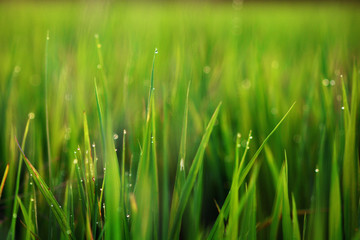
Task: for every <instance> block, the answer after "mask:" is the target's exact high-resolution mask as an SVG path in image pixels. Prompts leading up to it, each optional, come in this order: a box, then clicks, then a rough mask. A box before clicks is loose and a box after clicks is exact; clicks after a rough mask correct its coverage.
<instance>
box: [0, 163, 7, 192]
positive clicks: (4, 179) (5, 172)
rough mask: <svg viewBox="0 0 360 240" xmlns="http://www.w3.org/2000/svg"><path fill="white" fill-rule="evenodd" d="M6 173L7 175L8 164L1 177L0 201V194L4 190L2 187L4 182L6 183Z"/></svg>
mask: <svg viewBox="0 0 360 240" xmlns="http://www.w3.org/2000/svg"><path fill="white" fill-rule="evenodd" d="M8 173H9V164H6V168H5V171H4V175H3V178H2V180H1V185H0V199H1V195H2V192H3V190H4V186H5V182H6V178H7V175H8Z"/></svg>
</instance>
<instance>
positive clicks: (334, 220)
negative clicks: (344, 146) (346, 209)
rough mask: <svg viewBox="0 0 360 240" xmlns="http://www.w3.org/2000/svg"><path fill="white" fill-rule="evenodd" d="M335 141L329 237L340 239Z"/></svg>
mask: <svg viewBox="0 0 360 240" xmlns="http://www.w3.org/2000/svg"><path fill="white" fill-rule="evenodd" d="M336 146H337V144H336V142H335V141H334V144H333V157H332V164H331V180H330V203H329V239H331V240H335V239H341V238H342V236H343V233H342V213H341V210H342V206H341V190H340V181H339V173H338V163H337V150H336Z"/></svg>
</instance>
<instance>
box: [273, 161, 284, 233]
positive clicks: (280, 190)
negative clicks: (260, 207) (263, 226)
mask: <svg viewBox="0 0 360 240" xmlns="http://www.w3.org/2000/svg"><path fill="white" fill-rule="evenodd" d="M284 174H285V167H284V166H283V167H282V169H281V172H280V176H279V180H278V185H277V188H276V198H275V202H274V207H273V212H272V214H271V216H272V217H271V219H272V222H271V226H270V239H277V232H278V227H279V222H280V217H281V213H282V211H283V210H282V208H283V205H284V204H283V201H284V182H283V178H284Z"/></svg>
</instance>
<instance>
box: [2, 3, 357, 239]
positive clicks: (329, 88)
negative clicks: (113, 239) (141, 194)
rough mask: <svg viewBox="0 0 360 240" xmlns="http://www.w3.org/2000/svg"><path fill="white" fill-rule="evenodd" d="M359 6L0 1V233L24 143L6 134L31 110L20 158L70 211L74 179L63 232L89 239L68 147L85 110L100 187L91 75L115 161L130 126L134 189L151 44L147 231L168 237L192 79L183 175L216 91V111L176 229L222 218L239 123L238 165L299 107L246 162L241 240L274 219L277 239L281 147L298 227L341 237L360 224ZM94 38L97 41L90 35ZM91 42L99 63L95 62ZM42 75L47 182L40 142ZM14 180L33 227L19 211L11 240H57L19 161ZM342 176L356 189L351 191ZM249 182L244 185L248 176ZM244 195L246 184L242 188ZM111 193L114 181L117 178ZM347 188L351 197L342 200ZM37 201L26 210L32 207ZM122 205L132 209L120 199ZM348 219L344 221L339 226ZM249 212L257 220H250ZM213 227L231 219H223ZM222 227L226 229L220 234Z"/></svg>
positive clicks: (204, 226) (186, 230) (266, 229)
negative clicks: (250, 166) (153, 188)
mask: <svg viewBox="0 0 360 240" xmlns="http://www.w3.org/2000/svg"><path fill="white" fill-rule="evenodd" d="M359 10H360V8H359V5H358V4H357V3H346V4H345V3H339V2H317V3H316V4H314V3H309V2H307V3H300V2H297V3H292V4H290V3H279V2H277V3H274V2H257V1H256V2H255V1H249V2H240V1H234V2H218V1H216V2H185V3H180V2H174V3H168V2H166V3H165V2H156V3H150V2H147V1H144V2H140V3H130V2H127V3H115V2H106V3H100V2H81V1H77V2H72V1H64V2H25V1H24V2H14V3H12V1H7V2H4V3H0V176H2V174H3V172H4V171H5V168H6V164H9V173H8V176H7V179H6V183H5V185H4V190H3V193H2V196H1V200H0V236H7V235H8V232H9V230H10V229H11V227H10V226H11V220H12V218H13V206H14V204H15V203H14V202H16V198H15V188H16V185H17V183H16V177H17V174H18V173H17V171H18V166H19V154H20V151H19V149H18V147H17V145H16V142H15V140H14V136H16V137H17V139H19V142H21V140H22V136H23V133H24V130H25V126H26V122H27V120H28V114H29V113H33V114H34V115H35V118H34V119H33V120H31V123H30V125H29V132H28V136H27V140H26V149H25V154H26V156H27V158H28V159H29V160H30V162H31V163H32V164H33V165H34V167H35V168H36V169H37V170H38V172H39V174H40V176H42V177H43V179H44V181H45V182H46V183H47V184H49V185H50V186H51V191H52V192H53V194H54V195H55V197H56V199H57V201H58V202H59V204H60V205H63V204H65V205H66V206H67V205H69V203H68V200H67V199H69V198H68V195H69V193H68V191H69V190H68V187H69V186H70V185H69V183H73V185H74V186H73V188H74V190H73V191H74V197H73V199H72V201H73V205H72V206H73V210H72V211H73V214H74V219H73V221H74V224H73V226H71V228H72V231H74V232H75V233H74V237H76V238H79V239H82V238H83V237H84V236H86V237H87V238H89V239H91V238H90V237H89V236H90V235H91V234H90V235H89V233H88V231H89V230H88V228H87V225H86V217H85V216H84V214H83V213H81V210H80V209H81V207H82V204H83V203H81V201H78V198H79V197H78V195H79V194H80V193H78V185H77V184H76V178H75V175H74V170H73V165H74V164H73V161H74V158H77V156H76V155H75V156H74V151H77V149H78V147H79V148H82V149H84V144H86V138H85V140H84V121H83V112H84V111H85V112H86V115H87V121H88V126H89V135H90V143H91V144H92V143H94V144H95V145H96V152H97V154H98V158H99V161H98V165H97V171H98V173H97V174H98V176H97V177H96V180H95V181H96V182H99V188H100V186H101V184H102V180H103V176H104V171H103V168H105V167H106V166H105V161H106V159H105V157H104V156H105V151H106V150H105V148H104V146H103V145H102V144H101V138H102V136H101V127H100V125H101V123H100V122H99V117H98V110H97V101H96V94H95V86H94V78H96V79H97V81H98V85H99V86H98V87H99V92H100V94H104V91H105V90H104V88H103V87H102V84H101V79H102V78H103V77H104V75H103V73H105V75H106V77H107V84H108V92H107V99H108V100H107V104H108V109H109V112H110V115H111V119H110V120H109V122H111V125H112V128H111V130H109V131H112V132H111V134H113V136H112V137H114V145H115V148H116V149H118V150H117V151H116V154H117V156H118V159H119V162H120V159H121V156H122V153H123V151H122V144H123V140H122V136H123V130H124V129H126V132H127V135H126V138H125V139H126V140H125V143H126V147H125V151H124V154H125V171H126V174H127V176H129V175H130V174H129V172H130V173H131V172H132V174H131V175H130V177H129V178H128V179H129V180H127V181H128V183H127V185H126V187H127V188H129V189H128V190H127V191H128V193H129V194H130V195H126V196H127V198H129V196H130V198H131V196H132V195H131V192H132V191H134V184H135V181H136V172H137V167H138V165H139V161H140V159H141V156H140V155H141V149H142V148H141V147H142V145H143V137H144V134H145V133H144V132H145V131H144V130H145V121H146V106H147V104H148V94H149V87H150V78H151V72H152V64H153V58H154V50H155V48H157V50H158V54H156V60H155V65H154V88H155V90H154V91H153V94H154V105H155V109H154V113H155V122H156V124H155V125H156V143H157V144H156V147H155V148H156V154H157V155H156V162H157V168H158V186H159V188H158V190H159V194H158V195H157V196H159V202H158V205H159V211H158V212H157V213H156V214H155V215H156V216H157V218H158V222H159V224H158V230H159V233H158V236H162V237H163V236H167V231H166V230H164V229H166V227H164V226H167V221H166V223H165V221H164V219H166V213H167V212H168V211H169V204H170V203H171V196H172V192H173V186H174V182H175V175H176V172H177V165H178V156H179V147H180V141H181V135H182V127H183V115H184V110H186V109H185V102H186V91H187V87H188V85H189V83H190V82H191V84H190V92H189V106H188V126H187V137H186V140H187V143H186V147H187V148H186V160H185V165H184V169H185V172H186V175H187V174H188V171H189V169H190V166H191V163H192V160H193V158H194V156H195V154H196V151H197V149H198V146H199V144H200V140H201V137H202V135H203V134H204V132H205V128H206V126H207V123H208V122H209V120H210V117H211V116H212V114H213V112H214V111H215V108H216V106H217V105H218V104H219V102H220V101H221V102H222V106H221V109H220V112H219V115H218V117H217V120H216V122H215V126H214V129H213V132H212V134H211V137H210V140H209V143H208V145H207V147H206V150H205V154H204V161H203V164H202V165H201V170H200V173H199V175H198V177H197V178H196V179H197V180H196V184H197V185H196V186H197V191H195V192H192V193H191V196H190V201H189V202H188V203H187V205H186V209H185V213H184V216H183V218H182V225H181V231H180V237H181V238H184V239H194V238H205V237H207V236H208V234H209V232H210V230H211V229H212V227H213V225H214V223H215V221H216V219H217V217H218V214H219V213H218V210H217V207H216V204H218V205H219V206H220V207H221V206H222V205H223V203H224V201H225V198H226V196H227V194H228V192H229V189H230V187H231V185H232V181H233V171H234V169H236V166H234V165H235V162H236V161H235V159H236V158H235V150H236V149H237V133H240V134H241V135H242V138H241V140H239V141H240V142H239V144H240V145H239V147H240V153H241V154H242V152H243V151H244V150H245V148H246V142H247V136H248V134H249V131H250V130H252V137H253V138H252V141H251V142H250V149H249V153H248V157H246V159H245V162H248V161H249V159H250V158H251V156H253V155H254V153H255V152H256V150H257V149H258V147H259V146H260V145H261V143H262V141H263V140H264V139H265V137H266V136H267V135H268V134H269V133H270V131H271V130H272V129H273V128H274V127H275V125H276V124H277V123H278V122H279V121H280V119H281V118H282V117H283V116H284V114H285V113H286V112H287V110H288V109H289V108H290V106H291V105H292V104H293V103H294V102H296V104H295V106H294V108H293V109H292V111H291V112H290V114H289V115H288V117H287V118H286V120H285V121H284V123H283V124H282V125H281V126H280V127H279V128H278V129H277V131H276V132H275V133H274V135H273V136H272V137H271V139H270V140H269V142H268V143H267V144H266V145H265V147H264V149H263V151H262V153H261V154H260V155H259V157H258V158H257V162H258V163H259V166H258V167H260V168H259V175H258V177H257V178H256V191H255V192H256V196H255V195H254V201H253V205H251V206H253V207H254V206H255V207H254V209H256V211H255V210H254V212H252V214H253V215H251V216H254V218H251V219H252V220H251V221H247V220H246V219H247V218H246V216H247V215H246V214H247V213H244V212H241V213H239V215H238V218H239V222H237V223H238V224H239V229H244V228H245V227H249V229H250V230H248V231H246V232H245V233H244V234H245V235H239V236H242V237H246V236H247V237H248V238H252V237H253V235H251V234H250V235H249V233H254V227H256V229H255V230H256V231H255V234H256V235H255V236H256V237H257V238H268V236H269V234H270V233H271V231H273V230H272V229H278V230H277V234H278V235H276V233H275V236H277V237H279V238H281V237H283V233H282V232H283V231H285V230H284V229H285V228H286V225H282V224H281V222H280V224H278V226H273V223H274V219H276V218H277V217H278V216H277V215H276V213H277V212H276V206H277V205H276V204H277V200H276V199H277V198H276V196H277V194H276V193H277V192H278V195H279V191H281V190H279V182H281V181H282V180H281V176H280V178H278V176H279V174H280V175H281V172H282V165H283V163H284V159H285V156H286V157H287V165H288V167H287V176H286V179H287V181H286V183H287V184H286V185H287V186H288V194H289V195H288V197H289V199H290V206H293V205H292V203H291V199H292V196H293V199H294V201H295V202H296V207H297V209H298V210H299V211H298V215H297V219H298V222H299V226H300V230H299V232H300V233H301V236H304V237H305V238H310V239H327V238H331V237H334V236H335V235H332V234H333V233H332V228H333V227H334V226H337V227H338V228H340V234H338V235H336V236H337V237H339V236H340V237H346V238H347V239H350V238H351V237H352V236H355V234H356V231H357V227H358V226H359V221H358V216H359V215H358V207H357V206H358V200H359V199H358V189H359V188H358V186H359V185H358V178H357V173H358V167H357V164H358V156H359V153H358V140H359V137H358V126H359V121H358V118H357V117H356V114H358V113H359V109H358V108H356V107H354V109H351V108H352V106H353V105H356V103H355V102H353V101H354V100H355V101H356V102H357V101H358V98H356V97H355V96H354V94H356V95H358V94H359V88H355V90H354V88H353V86H354V81H355V82H357V81H358V79H359V78H358V77H356V76H357V75H358V74H359V69H360V68H359V65H358V64H359V63H358V62H359V54H360V27H359V26H360V11H359ZM47 32H49V40H48V42H47V41H46V36H47ZM96 34H98V36H99V41H100V44H101V46H100V45H98V44H97V43H96V39H95V38H94V36H95V35H96ZM46 42H47V43H46ZM46 44H48V50H47V52H46ZM98 49H100V51H101V54H102V57H103V64H102V65H101V61H100V62H99V57H98ZM45 52H46V54H47V56H48V60H47V67H46V64H45V63H46V57H45V55H46V54H45ZM46 72H47V78H48V79H47V103H48V108H49V109H48V110H49V112H48V122H49V140H50V149H51V155H50V157H51V173H52V176H51V179H49V164H48V160H49V157H48V147H47V138H46V113H45V102H46V98H45V76H46ZM352 79H353V80H352ZM355 86H356V85H355ZM345 93H346V94H347V96H346V95H344V94H345ZM345 100H348V101H349V107H348V106H347V105H344V102H345ZM346 104H347V103H346ZM105 108H106V107H105ZM349 109H350V112H349ZM354 115H355V116H354ZM354 119H355V120H354ZM85 148H86V147H85ZM346 151H348V153H346ZM83 152H84V151H83ZM285 152H286V153H285ZM94 158H95V157H94ZM165 161H166V162H167V163H166V165H165V167H164V162H165ZM350 163H351V164H350ZM334 164H335V165H337V167H336V168H334ZM120 165H121V163H120ZM345 166H347V167H349V169H350V170H351V171H352V173H349V172H348V171H347V168H346V167H345ZM351 166H352V167H351ZM120 169H122V168H121V167H120ZM164 172H167V174H164ZM334 172H335V173H334ZM349 176H350V177H349ZM19 177H20V182H19V183H20V185H19V197H20V199H21V200H22V202H23V204H24V205H25V208H26V209H28V212H29V216H28V218H29V219H32V220H31V222H32V223H33V225H34V226H33V228H30V227H29V226H28V227H27V228H26V227H24V225H27V224H26V223H25V220H24V217H23V215H22V214H21V213H20V209H19V210H18V213H17V216H15V219H16V228H15V232H16V239H24V238H36V237H35V235H36V236H37V237H40V238H41V239H46V238H48V237H49V236H53V237H54V238H55V239H57V238H60V233H61V229H60V228H59V227H58V225H57V222H56V220H55V218H54V217H51V214H50V209H51V207H49V204H48V203H47V202H46V201H45V199H44V198H43V196H42V194H41V193H40V192H39V191H38V190H36V189H37V188H35V191H32V190H31V185H33V184H32V180H31V177H30V174H29V172H28V170H27V168H26V167H25V165H24V164H23V165H22V170H21V172H20V175H19ZM120 177H122V175H121V174H120ZM164 177H165V178H166V177H168V178H167V179H164ZM348 177H349V178H350V180H349V179H347V178H348ZM110 179H111V178H110ZM349 181H350V182H352V184H350V183H349V185H347V183H348V182H349ZM164 182H165V183H166V184H163V183H164ZM245 182H246V183H247V184H249V179H248V178H246V180H245ZM30 183H31V185H30ZM122 184H125V183H122ZM354 184H355V185H354ZM350 185H351V186H350ZM166 186H167V187H166ZM284 186H285V185H284ZM99 188H98V189H99ZM49 189H50V188H49ZM98 189H95V191H98ZM245 189H246V187H245V183H244V184H243V185H242V186H241V188H240V196H241V195H242V194H244V193H245V192H246V190H245ZM281 189H282V188H281ZM105 191H106V187H105ZM109 191H110V190H109ZM111 191H112V192H116V191H118V190H117V188H116V186H115V187H114V186H113V189H111ZM334 191H335V192H336V193H334ZM196 192H198V194H196ZM350 192H351V194H350ZM98 194H100V192H99V193H98ZM280 194H281V193H280ZM348 194H350V195H351V196H352V194H355V196H353V197H350V200H348V198H347V195H348ZM34 195H35V197H36V199H37V200H36V202H37V206H36V207H35V209H34V206H33V207H31V206H32V205H31V204H32V202H33V201H34ZM146 196H151V194H150V195H146ZM105 199H106V197H105ZM284 199H285V200H281V201H280V200H279V202H280V203H279V204H280V205H279V206H280V209H286V208H285V207H281V206H282V202H283V201H285V202H286V198H284ZM14 200H15V201H14ZM354 200H355V202H354ZM95 201H96V200H95ZM124 201H125V202H128V201H129V200H124ZM164 201H165V202H164ZM166 201H167V202H166ZM145 202H146V201H145ZM106 204H107V203H106ZM246 204H249V203H246ZM331 204H334V205H331ZM347 204H348V205H347ZM95 205H96V204H95ZM127 206H130V205H129V203H128V205H127ZM246 206H248V205H246ZM331 206H332V207H331ZM334 206H336V208H334ZM347 206H350V207H347ZM246 208H247V207H245V208H244V209H246ZM129 209H130V207H129ZM291 209H293V207H291ZM330 209H336V211H337V212H336V213H333V212H332V211H330ZM107 210H108V211H115V210H112V209H110V210H109V209H107ZM35 211H36V213H35ZM89 211H92V210H89ZM244 211H245V210H244ZM164 213H165V214H164ZM337 213H339V214H340V215H336V214H337ZM66 214H67V216H69V214H70V213H69V212H67V213H66ZM274 214H275V215H274ZM284 214H285V213H283V214H281V213H280V215H279V216H282V215H284ZM334 214H335V215H334ZM127 215H129V218H131V217H130V215H131V209H130V210H128V212H127ZM349 215H351V216H350V217H349ZM86 216H87V215H86ZM91 216H92V217H91V218H93V215H91ZM272 216H275V217H273V218H272ZM295 216H296V215H295ZM304 216H306V218H305V219H304ZM333 216H337V217H338V218H339V222H337V223H332V222H331V221H330V219H331V217H333ZM98 217H99V216H97V217H95V219H97V218H98ZM143 217H144V219H145V218H151V217H149V216H147V215H145V216H143ZM348 217H349V219H352V220H346V219H347V218H348ZM293 218H294V215H292V219H293ZM81 219H82V220H81ZM354 219H355V220H356V221H355V220H354ZM20 220H21V221H22V222H23V223H21V222H20ZM103 220H104V219H103V216H102V219H101V221H103ZM35 221H37V223H36V224H35ZM127 221H128V223H129V222H130V223H129V224H128V225H127V229H130V230H128V231H129V232H130V235H131V234H132V235H131V236H132V237H133V238H136V237H135V236H137V235H136V234H135V233H133V232H132V230H131V228H132V227H134V226H136V224H135V223H134V224H131V221H132V220H131V219H130V220H127ZM144 221H145V220H144ZM150 221H151V220H150ZM280 221H281V220H280ZM348 221H350V222H348ZM105 222H106V221H105ZM180 222H181V219H180ZM245 222H251V223H253V224H252V225H250V226H245V225H244V223H245ZM275 222H276V221H275ZM154 224H155V223H154ZM224 224H225V226H226V224H227V221H225V223H224ZM332 224H335V225H332ZM35 225H36V227H35ZM105 225H106V223H105ZM154 226H157V225H156V224H155V225H154ZM242 226H243V227H242ZM95 228H96V227H95ZM29 229H34V230H33V231H35V234H31V233H30V234H29V232H27V230H29ZM49 229H50V230H49ZM92 229H94V228H92ZM101 229H102V227H100V226H99V227H98V230H97V233H95V235H94V236H92V237H94V238H97V237H100V238H101V237H103V236H104V235H101V234H103V233H101ZM125 229H126V227H125ZM119 231H120V230H119ZM144 231H147V230H144ZM164 231H165V233H164ZM239 231H240V230H239ZM293 232H295V231H293ZM92 234H94V232H93V233H92ZM239 234H242V233H241V232H240V233H239ZM150 235H151V234H150ZM156 235H157V234H156V233H155V234H154V235H152V236H153V237H152V238H154V236H156ZM61 236H62V237H65V235H61ZM105 236H106V235H105ZM141 236H144V235H141ZM145 236H149V235H145ZM222 236H227V237H228V238H232V237H231V236H232V235H231V236H229V233H225V234H224V235H222ZM271 236H274V235H271ZM286 236H287V235H286ZM284 238H286V237H285V235H284ZM333 239H336V237H335V238H333Z"/></svg>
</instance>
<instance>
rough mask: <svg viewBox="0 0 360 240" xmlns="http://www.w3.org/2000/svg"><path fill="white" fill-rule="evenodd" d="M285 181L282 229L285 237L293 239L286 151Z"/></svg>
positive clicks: (283, 180) (283, 179) (283, 178)
mask: <svg viewBox="0 0 360 240" xmlns="http://www.w3.org/2000/svg"><path fill="white" fill-rule="evenodd" d="M282 183H283V198H284V199H283V208H282V229H283V238H284V239H291V238H292V223H291V215H290V201H289V192H288V165H287V155H286V152H285V163H284V174H283V177H282Z"/></svg>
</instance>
